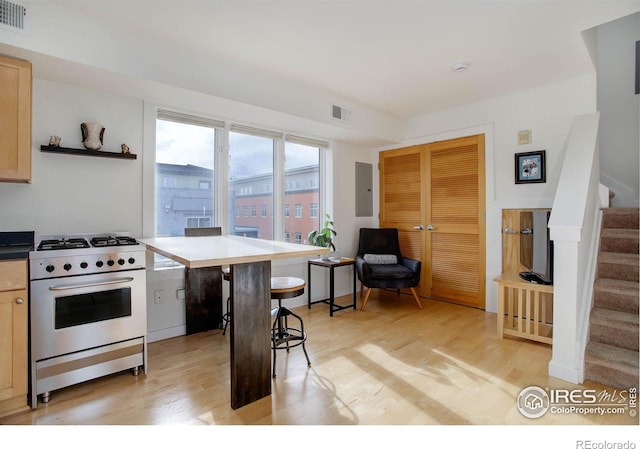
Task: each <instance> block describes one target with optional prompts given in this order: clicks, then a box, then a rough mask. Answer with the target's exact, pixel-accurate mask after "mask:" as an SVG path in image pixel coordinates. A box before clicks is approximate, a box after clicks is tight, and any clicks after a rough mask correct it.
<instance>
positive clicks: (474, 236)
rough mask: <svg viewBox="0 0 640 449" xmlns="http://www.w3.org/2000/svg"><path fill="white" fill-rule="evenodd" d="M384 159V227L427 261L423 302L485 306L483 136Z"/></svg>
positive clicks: (410, 149)
mask: <svg viewBox="0 0 640 449" xmlns="http://www.w3.org/2000/svg"><path fill="white" fill-rule="evenodd" d="M379 161H380V227H389V228H397V229H398V234H399V236H400V248H401V250H402V253H403V255H405V256H406V257H411V258H413V259H419V260H421V261H422V273H421V279H420V281H421V282H420V288H419V294H420V296H425V297H429V298H436V299H443V300H447V301H451V302H455V303H458V304H464V305H468V306H473V307H478V308H484V307H485V198H484V192H485V177H484V136H483V135H479V136H471V137H465V138H460V139H454V140H448V141H442V142H436V143H431V144H424V145H416V146H412V147H407V148H400V149H397V150H389V151H382V152H380V156H379ZM430 227H432V228H433V229H429V228H430Z"/></svg>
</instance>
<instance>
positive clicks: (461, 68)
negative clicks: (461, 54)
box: [451, 62, 469, 73]
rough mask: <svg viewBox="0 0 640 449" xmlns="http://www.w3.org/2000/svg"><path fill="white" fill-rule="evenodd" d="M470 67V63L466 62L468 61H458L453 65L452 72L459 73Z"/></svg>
mask: <svg viewBox="0 0 640 449" xmlns="http://www.w3.org/2000/svg"><path fill="white" fill-rule="evenodd" d="M468 68H469V64H466V63H464V62H458V63H456V64H453V65H452V66H451V71H452V72H456V73H459V72H464V71H465V70H467V69H468Z"/></svg>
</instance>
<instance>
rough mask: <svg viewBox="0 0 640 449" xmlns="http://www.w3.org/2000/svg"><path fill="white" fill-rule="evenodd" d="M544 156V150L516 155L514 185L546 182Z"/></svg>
mask: <svg viewBox="0 0 640 449" xmlns="http://www.w3.org/2000/svg"><path fill="white" fill-rule="evenodd" d="M544 156H545V150H540V151H530V152H528V153H516V155H515V169H516V184H528V183H534V182H547V175H546V173H545V162H544Z"/></svg>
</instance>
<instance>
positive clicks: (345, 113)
mask: <svg viewBox="0 0 640 449" xmlns="http://www.w3.org/2000/svg"><path fill="white" fill-rule="evenodd" d="M331 117H332V118H334V119H336V120H340V121H341V122H345V123H351V111H350V110H349V109H346V108H343V107H342V106H336V105H335V104H334V105H333V106H331Z"/></svg>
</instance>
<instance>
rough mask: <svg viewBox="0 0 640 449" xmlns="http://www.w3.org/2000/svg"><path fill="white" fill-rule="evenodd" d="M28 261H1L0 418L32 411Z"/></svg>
mask: <svg viewBox="0 0 640 449" xmlns="http://www.w3.org/2000/svg"><path fill="white" fill-rule="evenodd" d="M28 311H29V296H28V277H27V261H26V260H22V259H20V260H5V261H0V416H5V415H9V414H12V413H15V412H18V411H21V410H24V409H27V408H28V403H27V387H28V341H29V338H28Z"/></svg>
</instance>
